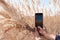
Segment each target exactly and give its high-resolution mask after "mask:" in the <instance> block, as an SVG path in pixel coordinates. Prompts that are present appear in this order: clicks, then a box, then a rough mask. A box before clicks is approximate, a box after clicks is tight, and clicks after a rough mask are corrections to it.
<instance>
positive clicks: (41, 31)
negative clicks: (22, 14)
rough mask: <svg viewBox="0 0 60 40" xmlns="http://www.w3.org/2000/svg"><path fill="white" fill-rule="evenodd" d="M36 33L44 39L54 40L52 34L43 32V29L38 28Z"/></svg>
mask: <svg viewBox="0 0 60 40" xmlns="http://www.w3.org/2000/svg"><path fill="white" fill-rule="evenodd" d="M38 29H39V30H38V31H39V33H40V34H42V35H43V36H44V37H45V38H46V39H48V40H55V37H56V36H55V35H53V34H50V33H48V32H47V31H46V30H45V28H41V27H40V26H38Z"/></svg>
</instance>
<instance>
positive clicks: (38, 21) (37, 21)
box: [35, 13, 43, 28]
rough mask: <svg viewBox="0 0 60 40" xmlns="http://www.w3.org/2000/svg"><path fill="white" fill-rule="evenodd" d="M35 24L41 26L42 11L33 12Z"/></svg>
mask: <svg viewBox="0 0 60 40" xmlns="http://www.w3.org/2000/svg"><path fill="white" fill-rule="evenodd" d="M35 26H36V27H38V26H40V27H41V28H43V13H35Z"/></svg>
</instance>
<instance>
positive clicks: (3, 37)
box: [0, 0, 60, 40]
mask: <svg viewBox="0 0 60 40" xmlns="http://www.w3.org/2000/svg"><path fill="white" fill-rule="evenodd" d="M25 1H27V0H25ZM31 2H32V5H33V11H34V12H36V11H37V10H38V8H37V9H34V1H33V0H31ZM36 2H37V4H36V6H37V5H38V4H39V2H38V1H36ZM27 3H28V1H27ZM0 5H1V6H2V7H3V8H4V10H5V11H3V10H2V11H0V15H2V16H4V17H5V18H0V40H36V39H35V37H37V35H35V33H36V32H35V30H34V29H33V28H34V27H35V19H34V18H35V16H24V14H22V12H21V11H20V10H19V15H18V12H17V11H16V9H15V8H14V7H13V6H11V5H9V4H8V3H6V2H5V1H4V0H0ZM22 6H23V7H22V8H23V9H26V8H24V4H22ZM27 8H28V9H26V11H27V10H28V12H30V13H31V12H32V13H34V12H33V11H32V10H31V8H30V6H29V5H27ZM17 9H19V8H17ZM43 12H44V9H43ZM26 14H28V13H27V12H26ZM31 15H32V14H31ZM43 21H44V25H45V26H46V28H47V30H48V32H49V33H52V34H58V33H60V27H59V26H60V16H58V15H56V16H44V20H43ZM43 40H45V39H43Z"/></svg>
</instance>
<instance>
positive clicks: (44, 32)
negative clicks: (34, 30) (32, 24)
mask: <svg viewBox="0 0 60 40" xmlns="http://www.w3.org/2000/svg"><path fill="white" fill-rule="evenodd" d="M38 31H39V33H40V34H42V35H43V36H45V34H47V33H48V32H47V30H46V28H45V27H43V28H41V27H40V26H38Z"/></svg>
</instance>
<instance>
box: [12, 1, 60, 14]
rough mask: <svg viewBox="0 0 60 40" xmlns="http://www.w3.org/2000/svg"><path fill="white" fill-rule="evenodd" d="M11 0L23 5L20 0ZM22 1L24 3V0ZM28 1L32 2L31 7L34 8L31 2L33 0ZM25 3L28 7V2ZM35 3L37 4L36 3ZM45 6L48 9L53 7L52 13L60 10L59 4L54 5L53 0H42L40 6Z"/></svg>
mask: <svg viewBox="0 0 60 40" xmlns="http://www.w3.org/2000/svg"><path fill="white" fill-rule="evenodd" d="M11 1H12V2H11V3H13V4H17V5H18V6H21V5H20V2H19V0H11ZM21 2H23V3H24V0H21ZM28 2H29V4H30V7H31V8H33V5H32V4H31V0H28ZM34 2H35V3H36V0H34ZM24 5H25V7H26V2H25V3H24ZM34 5H36V4H34ZM43 7H44V8H45V9H46V10H47V11H49V9H51V12H52V13H51V14H52V15H55V12H56V11H59V10H60V9H59V7H58V6H57V4H56V6H54V5H53V0H40V4H39V8H40V9H41V8H43Z"/></svg>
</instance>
